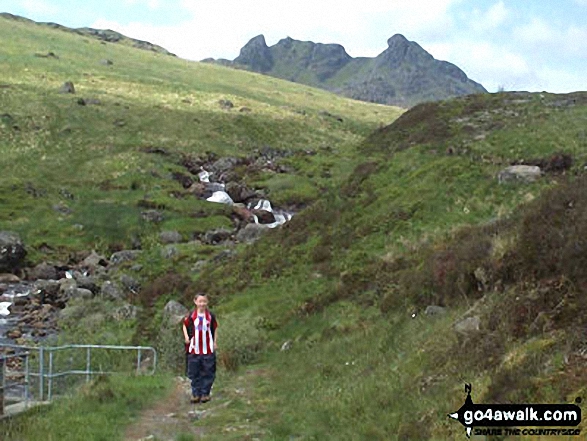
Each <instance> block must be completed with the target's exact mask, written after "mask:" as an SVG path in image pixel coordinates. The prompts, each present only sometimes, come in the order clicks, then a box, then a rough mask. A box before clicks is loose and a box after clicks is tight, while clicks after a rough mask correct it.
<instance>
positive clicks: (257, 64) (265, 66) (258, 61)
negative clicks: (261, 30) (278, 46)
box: [234, 34, 273, 72]
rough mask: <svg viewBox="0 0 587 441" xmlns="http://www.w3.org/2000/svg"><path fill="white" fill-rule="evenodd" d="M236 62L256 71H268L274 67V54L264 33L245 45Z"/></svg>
mask: <svg viewBox="0 0 587 441" xmlns="http://www.w3.org/2000/svg"><path fill="white" fill-rule="evenodd" d="M234 62H235V63H238V64H242V65H245V66H247V67H248V68H249V69H251V70H253V71H255V72H267V71H269V70H271V68H272V67H273V56H272V55H271V51H270V50H269V47H268V46H267V43H266V41H265V36H264V35H263V34H260V35H257V36H256V37H253V38H251V39H250V40H249V42H248V43H247V44H246V45H244V46H243V48H242V49H241V51H240V54H239V56H238V57H236V58H235V60H234Z"/></svg>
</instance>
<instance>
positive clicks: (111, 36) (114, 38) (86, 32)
mask: <svg viewBox="0 0 587 441" xmlns="http://www.w3.org/2000/svg"><path fill="white" fill-rule="evenodd" d="M0 17H3V18H6V19H9V20H14V21H22V22H27V23H34V24H36V25H39V26H47V27H50V28H54V29H60V30H62V31H65V32H72V33H75V34H79V35H83V36H86V37H92V38H96V39H98V40H100V41H103V42H107V43H129V44H131V45H132V46H133V47H136V48H137V49H143V50H148V51H152V52H157V53H161V54H165V55H170V56H172V57H175V56H176V55H175V54H172V53H171V52H169V51H168V50H167V49H165V48H163V47H161V46H158V45H156V44H153V43H150V42H148V41H144V40H137V39H136V38H131V37H127V36H126V35H123V34H121V33H120V32H116V31H113V30H111V29H94V28H90V27H83V28H69V27H67V26H63V25H60V24H58V23H53V22H37V21H34V20H31V19H29V18H26V17H22V16H20V15H15V14H10V13H8V12H0Z"/></svg>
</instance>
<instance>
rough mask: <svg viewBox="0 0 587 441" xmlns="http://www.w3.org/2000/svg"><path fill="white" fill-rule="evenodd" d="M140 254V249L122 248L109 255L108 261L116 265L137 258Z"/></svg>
mask: <svg viewBox="0 0 587 441" xmlns="http://www.w3.org/2000/svg"><path fill="white" fill-rule="evenodd" d="M140 254H141V250H122V251H117V252H116V253H114V254H112V256H110V263H111V264H112V265H118V264H120V263H123V262H129V261H132V260H135V259H137V258H138V257H139V256H140Z"/></svg>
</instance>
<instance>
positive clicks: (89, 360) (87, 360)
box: [86, 346, 92, 383]
mask: <svg viewBox="0 0 587 441" xmlns="http://www.w3.org/2000/svg"><path fill="white" fill-rule="evenodd" d="M86 349H87V350H86V383H87V382H89V381H90V366H91V363H92V356H91V348H90V347H89V346H88V347H87V348H86Z"/></svg>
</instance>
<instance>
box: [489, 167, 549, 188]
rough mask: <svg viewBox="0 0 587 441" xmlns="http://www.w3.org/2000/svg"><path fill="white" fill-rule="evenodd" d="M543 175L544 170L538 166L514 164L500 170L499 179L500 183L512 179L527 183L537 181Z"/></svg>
mask: <svg viewBox="0 0 587 441" xmlns="http://www.w3.org/2000/svg"><path fill="white" fill-rule="evenodd" d="M541 175H542V172H541V170H540V167H538V166H535V165H512V166H510V167H507V168H505V169H504V170H502V171H500V172H499V174H498V176H497V180H498V181H499V183H500V184H501V183H504V182H512V181H518V182H525V183H527V182H534V181H536V180H537V179H538V178H540V176H541Z"/></svg>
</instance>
